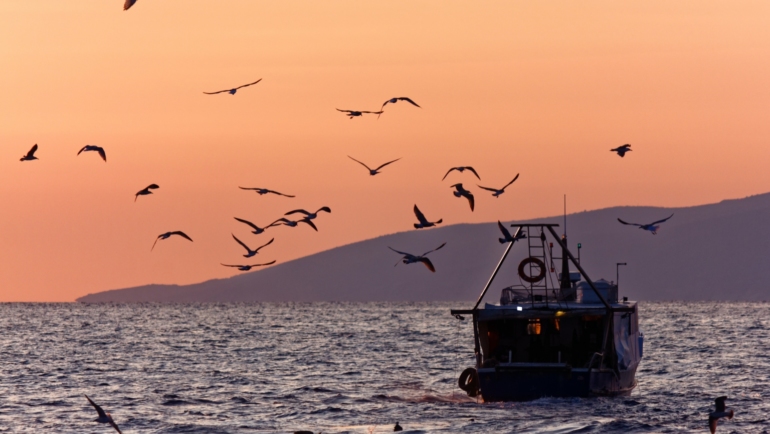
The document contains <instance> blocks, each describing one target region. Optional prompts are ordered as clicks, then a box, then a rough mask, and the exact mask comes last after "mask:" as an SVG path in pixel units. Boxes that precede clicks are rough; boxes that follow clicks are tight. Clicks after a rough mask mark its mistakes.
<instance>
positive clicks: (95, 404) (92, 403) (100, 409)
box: [83, 395, 107, 418]
mask: <svg viewBox="0 0 770 434" xmlns="http://www.w3.org/2000/svg"><path fill="white" fill-rule="evenodd" d="M83 396H85V397H86V399H87V400H88V402H90V403H91V405H92V406H94V409H96V412H97V413H99V417H100V418H102V417H107V413H105V412H104V410H102V408H101V407H99V404H97V403H95V402H93V401H92V400H91V398H89V397H88V395H83Z"/></svg>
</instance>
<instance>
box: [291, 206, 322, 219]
mask: <svg viewBox="0 0 770 434" xmlns="http://www.w3.org/2000/svg"><path fill="white" fill-rule="evenodd" d="M321 211H326V212H328V213H329V214H331V212H332V210H331V208H329V207H328V206H322V207H321V208H318V210H317V211H316V212H309V211H305V210H304V209H295V210H293V211H289V212H287V213H286V214H284V215H292V214H304V215H305V218H306V219H308V220H313V219H314V218H316V217H318V213H319V212H321Z"/></svg>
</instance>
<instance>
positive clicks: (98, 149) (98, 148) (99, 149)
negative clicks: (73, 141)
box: [78, 145, 107, 161]
mask: <svg viewBox="0 0 770 434" xmlns="http://www.w3.org/2000/svg"><path fill="white" fill-rule="evenodd" d="M89 151H95V152H98V153H99V156H100V157H102V160H104V161H107V154H106V153H105V152H104V148H102V147H101V146H95V145H85V146H83V147H82V148H81V149H80V150H79V151H78V155H80V153H81V152H89Z"/></svg>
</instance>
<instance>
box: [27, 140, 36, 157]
mask: <svg viewBox="0 0 770 434" xmlns="http://www.w3.org/2000/svg"><path fill="white" fill-rule="evenodd" d="M36 151H37V143H35V146H33V147H32V148H31V149H30V150H29V152H27V158H29V157H31V156H33V155H35V152H36Z"/></svg>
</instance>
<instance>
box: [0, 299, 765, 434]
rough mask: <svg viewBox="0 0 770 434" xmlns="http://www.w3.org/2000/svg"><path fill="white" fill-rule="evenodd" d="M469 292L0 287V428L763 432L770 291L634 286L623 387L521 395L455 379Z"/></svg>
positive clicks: (465, 335)
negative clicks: (239, 293)
mask: <svg viewBox="0 0 770 434" xmlns="http://www.w3.org/2000/svg"><path fill="white" fill-rule="evenodd" d="M469 305H470V303H469V302H466V303H460V302H456V303H309V304H290V303H286V304H189V305H166V304H104V305H85V304H3V305H0V331H1V333H0V370H1V372H2V374H1V375H2V376H1V377H0V432H12V433H110V432H114V431H112V428H110V427H109V426H108V425H100V424H97V423H95V422H93V419H94V418H96V412H95V411H94V410H93V409H92V408H91V407H90V405H89V404H88V402H87V401H86V399H85V398H84V397H83V395H84V394H87V395H88V396H89V397H91V398H92V399H93V400H94V401H96V402H97V403H99V404H100V405H101V406H102V407H104V409H105V410H106V411H108V412H110V413H112V416H113V418H114V419H115V421H116V422H117V423H118V425H119V426H120V428H121V429H122V430H123V432H124V433H125V434H129V433H274V432H278V433H280V432H284V433H286V432H293V431H296V430H310V431H313V432H319V431H322V432H324V433H344V432H349V433H369V432H378V433H385V432H392V430H393V425H394V424H395V423H396V422H399V423H400V424H401V426H403V427H404V430H405V432H413V433H419V432H424V433H434V432H435V433H594V432H595V433H624V434H627V433H687V432H693V433H704V432H707V425H706V419H707V414H708V412H709V411H711V410H712V409H713V403H714V401H713V399H714V398H715V397H717V396H719V395H727V396H728V397H729V399H728V401H727V403H728V406H729V407H731V408H733V409H734V410H735V417H734V418H733V419H732V420H728V421H724V422H721V423H720V426H719V429H718V431H717V432H719V433H731V432H732V433H767V432H770V304H766V303H751V304H748V303H714V302H709V303H705V302H704V303H684V302H668V303H646V302H642V303H640V318H641V326H640V327H641V329H642V331H643V332H644V334H645V348H644V359H643V360H642V363H641V365H640V368H639V370H638V371H637V380H638V382H639V385H638V386H637V388H636V389H635V390H634V391H633V393H632V394H631V396H627V397H618V398H573V399H556V398H544V399H539V400H536V401H531V402H524V403H483V402H478V401H477V400H476V399H473V398H469V397H468V396H466V395H465V393H464V392H462V391H461V390H460V389H458V387H457V378H458V375H459V374H460V372H461V371H462V370H463V369H464V368H465V367H468V366H472V365H473V362H474V356H473V331H472V327H471V324H470V321H468V320H465V321H459V320H457V319H455V318H454V317H452V316H451V315H450V314H449V309H450V308H451V307H455V308H467V307H469Z"/></svg>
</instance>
